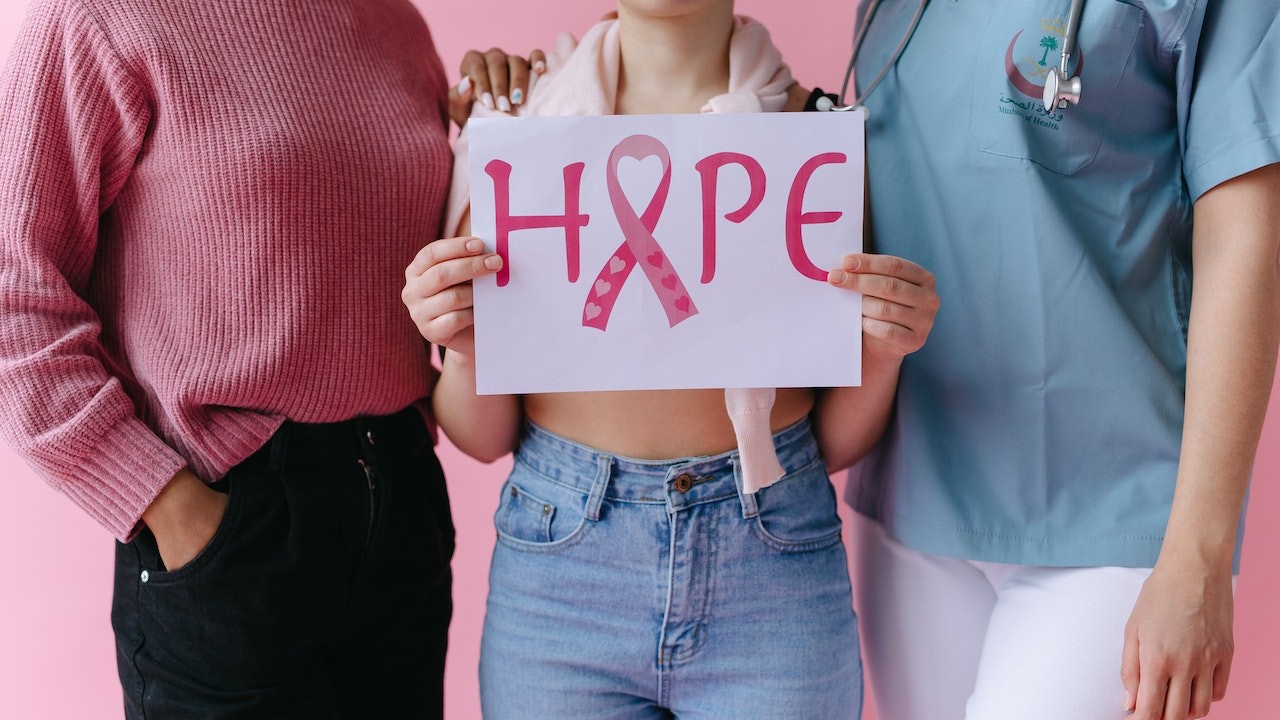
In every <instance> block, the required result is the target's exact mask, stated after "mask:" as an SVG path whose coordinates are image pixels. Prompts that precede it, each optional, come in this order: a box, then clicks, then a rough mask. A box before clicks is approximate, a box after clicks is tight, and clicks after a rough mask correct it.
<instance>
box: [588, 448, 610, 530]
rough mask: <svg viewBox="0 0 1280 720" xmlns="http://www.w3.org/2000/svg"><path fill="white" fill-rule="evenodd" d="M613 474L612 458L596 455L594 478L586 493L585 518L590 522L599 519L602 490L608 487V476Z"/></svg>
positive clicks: (602, 496)
mask: <svg viewBox="0 0 1280 720" xmlns="http://www.w3.org/2000/svg"><path fill="white" fill-rule="evenodd" d="M612 474H613V458H612V457H610V456H608V455H597V456H596V479H595V482H593V483H591V493H590V494H589V495H587V510H586V518H587V519H588V520H590V521H591V522H597V521H598V520H599V519H600V506H601V505H603V504H604V491H605V489H606V488H608V487H609V476H610V475H612Z"/></svg>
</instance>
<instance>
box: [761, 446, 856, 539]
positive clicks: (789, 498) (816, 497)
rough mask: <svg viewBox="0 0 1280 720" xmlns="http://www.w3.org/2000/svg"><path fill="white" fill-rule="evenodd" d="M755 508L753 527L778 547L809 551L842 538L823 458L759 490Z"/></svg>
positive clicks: (833, 491)
mask: <svg viewBox="0 0 1280 720" xmlns="http://www.w3.org/2000/svg"><path fill="white" fill-rule="evenodd" d="M756 509H757V514H756V518H755V522H754V523H753V525H752V527H753V528H754V529H755V531H756V534H757V535H758V536H759V537H760V540H761V541H762V542H763V543H764V544H765V545H768V546H769V547H771V548H773V549H775V550H780V551H784V552H806V551H811V550H822V549H824V548H827V547H830V546H832V545H834V544H836V543H839V542H840V516H839V515H838V514H836V493H835V490H834V488H832V486H831V478H830V477H828V476H827V468H826V463H825V462H824V461H823V460H822V459H821V458H818V459H816V460H814V461H813V462H811V463H809V464H808V465H806V466H805V467H803V468H801V469H799V470H796V471H794V472H791V473H788V474H787V475H786V476H784V477H783V478H782V479H781V480H779V481H778V482H777V483H775V484H773V485H770V486H769V487H767V488H763V489H761V490H760V491H759V492H757V493H756Z"/></svg>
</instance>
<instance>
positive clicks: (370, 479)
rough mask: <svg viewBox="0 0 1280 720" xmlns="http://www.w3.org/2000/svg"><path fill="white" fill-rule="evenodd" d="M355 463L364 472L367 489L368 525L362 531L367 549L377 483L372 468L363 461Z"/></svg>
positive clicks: (370, 535) (371, 528) (371, 529)
mask: <svg viewBox="0 0 1280 720" xmlns="http://www.w3.org/2000/svg"><path fill="white" fill-rule="evenodd" d="M356 462H358V463H360V469H361V470H364V479H365V484H366V485H368V487H369V524H368V525H367V526H366V527H365V531H364V544H365V547H368V546H369V540H370V538H372V537H373V512H374V508H375V502H376V500H375V498H374V491H375V490H377V489H378V481H377V478H375V477H374V475H373V468H371V467H369V464H368V463H366V462H365V461H364V460H357V461H356Z"/></svg>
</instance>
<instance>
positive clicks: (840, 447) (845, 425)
mask: <svg viewBox="0 0 1280 720" xmlns="http://www.w3.org/2000/svg"><path fill="white" fill-rule="evenodd" d="M901 366H902V361H901V360H900V359H892V360H889V359H880V358H875V357H870V356H868V357H865V358H864V361H863V365H862V386H861V387H841V388H831V389H829V390H825V391H823V392H822V393H821V394H819V395H818V400H817V403H816V404H815V406H814V410H813V420H814V432H815V434H816V435H817V439H818V447H819V449H820V450H821V451H822V456H823V457H824V458H825V459H826V461H827V469H828V471H830V472H835V471H836V470H842V469H844V468H846V467H849V466H850V465H852V464H854V463H855V462H857V461H859V460H861V459H862V457H863V456H864V455H866V454H867V453H868V452H869V451H870V450H871V448H873V447H875V444H876V443H877V442H879V441H880V437H881V436H882V435H884V431H885V428H886V427H887V426H888V424H889V418H890V417H891V416H892V414H893V401H894V398H895V397H896V395H897V390H898V372H899V369H900V368H901Z"/></svg>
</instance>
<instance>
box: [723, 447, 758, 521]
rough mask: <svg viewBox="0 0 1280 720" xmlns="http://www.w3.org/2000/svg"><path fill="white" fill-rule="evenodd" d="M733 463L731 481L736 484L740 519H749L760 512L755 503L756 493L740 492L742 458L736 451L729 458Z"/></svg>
mask: <svg viewBox="0 0 1280 720" xmlns="http://www.w3.org/2000/svg"><path fill="white" fill-rule="evenodd" d="M729 462H730V464H732V465H733V482H734V484H735V485H737V486H738V502H740V503H742V519H743V520H750V519H751V518H754V517H755V516H757V515H759V514H760V506H758V505H756V494H755V493H747V492H742V460H741V459H740V458H739V457H738V455H737V453H735V454H734V456H733V457H731V458H729Z"/></svg>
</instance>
